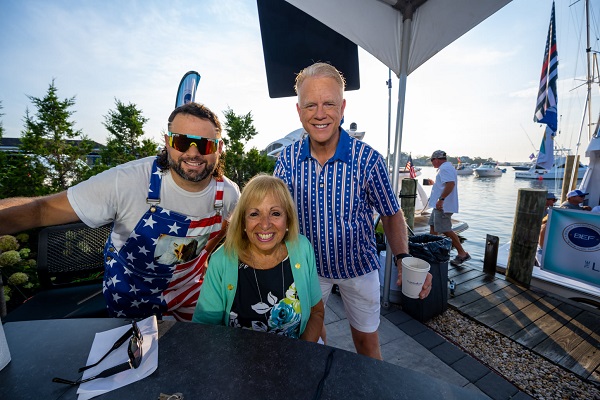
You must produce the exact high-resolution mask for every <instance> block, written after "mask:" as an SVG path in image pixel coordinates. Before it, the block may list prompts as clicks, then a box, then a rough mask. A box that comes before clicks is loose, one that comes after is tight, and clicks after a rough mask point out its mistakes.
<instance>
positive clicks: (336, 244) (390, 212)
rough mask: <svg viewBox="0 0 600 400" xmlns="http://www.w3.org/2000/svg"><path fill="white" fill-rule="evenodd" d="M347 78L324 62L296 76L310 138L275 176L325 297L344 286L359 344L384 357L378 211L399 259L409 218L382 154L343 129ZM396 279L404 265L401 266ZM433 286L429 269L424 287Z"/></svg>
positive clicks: (285, 156)
mask: <svg viewBox="0 0 600 400" xmlns="http://www.w3.org/2000/svg"><path fill="white" fill-rule="evenodd" d="M344 88H345V81H344V78H343V77H342V75H341V73H340V72H339V71H338V70H337V69H336V68H335V67H333V66H331V65H329V64H326V63H315V64H313V65H311V66H309V67H307V68H305V69H304V70H302V71H301V72H300V73H299V74H298V76H297V77H296V93H297V94H298V103H297V104H296V108H297V110H298V115H299V116H300V121H301V122H302V126H303V127H304V129H305V131H306V132H307V133H308V137H306V138H304V139H302V140H300V141H298V142H296V143H294V144H292V145H290V146H288V147H286V148H285V149H284V150H283V151H282V152H281V154H280V156H279V159H278V160H277V164H276V166H275V173H274V174H275V175H276V176H278V177H280V178H281V179H283V181H284V182H285V183H286V184H287V185H288V187H289V189H290V192H291V193H292V197H293V198H294V201H295V202H296V206H297V209H298V217H299V220H300V232H301V233H302V234H303V235H305V236H307V237H308V238H309V240H310V241H311V242H312V244H313V246H314V249H315V255H316V260H317V269H318V273H319V280H320V282H321V292H322V293H323V302H324V303H326V302H327V298H328V296H329V294H330V293H331V287H332V285H333V284H337V285H338V287H339V288H340V294H341V296H342V300H343V302H344V308H345V310H346V315H347V317H348V321H349V322H350V329H351V332H352V339H353V341H354V346H355V347H356V351H357V352H358V353H359V354H364V355H367V356H370V357H373V358H378V359H381V349H380V346H379V336H378V333H377V328H378V327H379V311H380V285H379V274H378V272H377V269H378V268H379V259H378V257H377V249H376V245H375V227H374V223H373V222H374V219H373V212H374V210H375V211H377V212H378V213H379V214H380V215H381V221H382V223H383V228H384V230H385V233H386V236H387V239H388V242H389V244H390V247H391V249H392V251H393V253H394V254H395V255H396V256H395V257H394V260H395V262H396V263H398V262H399V261H400V260H401V259H402V258H403V257H405V256H408V241H407V232H406V223H405V220H404V215H403V214H402V210H401V209H400V207H399V205H398V201H397V200H396V196H395V194H394V191H393V189H392V185H391V183H390V179H389V173H388V171H387V167H386V164H385V161H384V159H383V157H382V156H381V155H380V154H379V153H378V152H377V151H375V150H374V149H373V148H371V147H370V146H369V145H367V144H366V143H363V142H361V141H359V140H356V139H354V138H352V137H350V136H349V135H348V133H347V132H346V131H344V130H343V129H342V128H341V126H340V125H341V120H342V117H343V115H344V109H345V107H346V100H345V99H344V98H343V96H344ZM398 271H399V273H398V275H399V276H398V284H399V285H400V284H401V283H402V279H401V271H402V268H401V266H400V265H399V264H398ZM430 291H431V274H429V275H428V277H427V280H426V281H425V283H424V285H423V290H422V291H421V293H420V297H421V298H425V297H426V296H427V295H429V292H430Z"/></svg>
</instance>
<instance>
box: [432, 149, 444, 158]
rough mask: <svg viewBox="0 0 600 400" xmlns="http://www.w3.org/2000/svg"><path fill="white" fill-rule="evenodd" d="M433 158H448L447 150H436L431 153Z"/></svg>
mask: <svg viewBox="0 0 600 400" xmlns="http://www.w3.org/2000/svg"><path fill="white" fill-rule="evenodd" d="M431 158H446V152H445V151H443V150H436V151H434V152H433V154H432V155H431Z"/></svg>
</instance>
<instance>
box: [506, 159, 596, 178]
mask: <svg viewBox="0 0 600 400" xmlns="http://www.w3.org/2000/svg"><path fill="white" fill-rule="evenodd" d="M566 161H567V158H566V156H560V157H558V158H556V159H555V160H554V164H553V165H552V168H550V169H543V168H536V166H533V165H532V166H531V167H530V168H529V170H527V171H516V172H515V178H519V179H563V178H564V175H565V163H566ZM587 169H588V167H587V166H586V165H583V164H582V163H581V162H580V163H579V168H578V170H577V179H582V178H583V175H584V174H585V171H587Z"/></svg>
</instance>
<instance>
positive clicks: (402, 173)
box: [398, 167, 421, 182]
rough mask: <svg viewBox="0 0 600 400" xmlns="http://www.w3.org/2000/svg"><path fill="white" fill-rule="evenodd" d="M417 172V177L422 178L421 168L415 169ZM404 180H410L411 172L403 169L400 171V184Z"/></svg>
mask: <svg viewBox="0 0 600 400" xmlns="http://www.w3.org/2000/svg"><path fill="white" fill-rule="evenodd" d="M413 168H414V170H415V177H416V176H420V175H421V167H413ZM404 178H410V171H409V170H407V169H405V168H403V169H401V170H400V171H398V179H400V182H402V179H404Z"/></svg>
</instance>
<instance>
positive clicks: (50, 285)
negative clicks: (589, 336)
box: [3, 222, 111, 322]
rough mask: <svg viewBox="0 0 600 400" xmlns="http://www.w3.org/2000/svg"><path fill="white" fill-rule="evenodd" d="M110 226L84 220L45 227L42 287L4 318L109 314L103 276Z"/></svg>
mask: <svg viewBox="0 0 600 400" xmlns="http://www.w3.org/2000/svg"><path fill="white" fill-rule="evenodd" d="M110 230H111V225H104V226H101V227H99V228H90V227H88V226H87V225H85V224H84V223H81V222H79V223H74V224H67V225H57V226H51V227H48V228H45V229H42V230H41V231H40V233H39V237H38V260H37V262H38V263H37V271H38V277H39V280H40V284H41V287H42V290H41V291H40V292H39V293H37V294H36V295H34V296H33V297H31V298H29V299H28V300H26V301H25V303H23V304H22V305H21V306H19V307H17V308H16V309H15V310H13V311H11V312H10V313H9V314H8V315H7V316H6V317H5V318H3V321H4V322H11V321H27V320H37V319H60V318H96V317H107V316H108V313H107V311H106V302H105V301H104V296H103V294H102V278H103V272H104V254H103V251H104V245H105V243H106V239H107V238H108V236H109V234H110Z"/></svg>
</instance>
